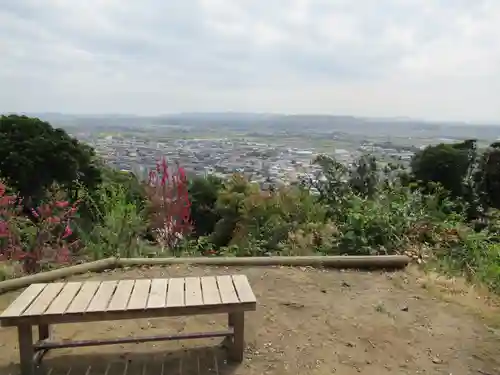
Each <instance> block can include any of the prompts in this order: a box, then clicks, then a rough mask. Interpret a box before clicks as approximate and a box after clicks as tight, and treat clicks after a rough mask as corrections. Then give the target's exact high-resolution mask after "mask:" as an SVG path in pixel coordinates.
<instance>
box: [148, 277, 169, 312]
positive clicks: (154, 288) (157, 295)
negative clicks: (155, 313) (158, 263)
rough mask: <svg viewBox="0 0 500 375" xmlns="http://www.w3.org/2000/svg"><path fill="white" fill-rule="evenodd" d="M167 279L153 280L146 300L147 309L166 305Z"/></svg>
mask: <svg viewBox="0 0 500 375" xmlns="http://www.w3.org/2000/svg"><path fill="white" fill-rule="evenodd" d="M167 290H168V279H153V280H152V281H151V290H150V292H149V298H148V305H147V308H148V309H157V308H162V307H165V306H166V304H167Z"/></svg>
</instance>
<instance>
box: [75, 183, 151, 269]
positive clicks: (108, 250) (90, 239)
mask: <svg viewBox="0 0 500 375" xmlns="http://www.w3.org/2000/svg"><path fill="white" fill-rule="evenodd" d="M95 197H97V199H95ZM94 199H95V200H94ZM88 201H89V202H90V203H91V205H92V208H93V210H94V211H93V212H94V215H93V216H94V217H96V218H97V219H98V220H96V221H95V222H94V225H93V226H92V227H90V228H88V227H87V228H80V229H81V230H80V231H79V235H80V237H81V240H82V243H83V245H84V246H85V248H86V250H87V253H88V255H89V256H90V257H91V258H92V259H100V258H105V257H110V256H122V257H133V256H136V255H138V254H139V251H140V242H139V236H140V235H141V233H143V232H144V230H145V229H146V224H147V223H146V222H145V220H144V216H143V214H142V211H141V209H140V207H138V206H137V205H136V204H134V203H133V201H130V197H129V192H128V191H127V189H126V188H125V186H123V185H119V184H113V183H108V184H103V185H102V186H100V187H99V188H98V190H97V191H96V194H93V195H92V196H90V195H89V196H88Z"/></svg>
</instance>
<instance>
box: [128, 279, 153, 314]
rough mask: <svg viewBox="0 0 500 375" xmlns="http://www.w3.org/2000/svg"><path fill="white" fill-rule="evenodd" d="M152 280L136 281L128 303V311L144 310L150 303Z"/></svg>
mask: <svg viewBox="0 0 500 375" xmlns="http://www.w3.org/2000/svg"><path fill="white" fill-rule="evenodd" d="M150 287H151V280H146V279H141V280H136V281H135V284H134V290H133V291H132V295H131V296H130V301H128V306H127V310H143V309H145V308H146V305H147V303H148V296H149V289H150Z"/></svg>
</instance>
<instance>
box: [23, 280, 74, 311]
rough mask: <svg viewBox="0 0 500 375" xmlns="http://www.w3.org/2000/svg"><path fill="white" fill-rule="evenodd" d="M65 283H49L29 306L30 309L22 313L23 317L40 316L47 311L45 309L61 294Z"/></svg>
mask: <svg viewBox="0 0 500 375" xmlns="http://www.w3.org/2000/svg"><path fill="white" fill-rule="evenodd" d="M64 285H65V283H50V284H47V286H46V287H45V288H44V289H43V291H42V293H40V294H39V295H38V297H37V298H36V300H35V301H33V303H32V304H31V306H30V307H28V308H27V309H26V311H25V312H24V313H23V316H33V315H41V314H43V313H44V312H45V310H47V307H49V306H50V304H51V303H52V301H53V300H54V299H55V298H56V297H57V295H58V294H59V293H60V292H61V290H62V288H63V287H64Z"/></svg>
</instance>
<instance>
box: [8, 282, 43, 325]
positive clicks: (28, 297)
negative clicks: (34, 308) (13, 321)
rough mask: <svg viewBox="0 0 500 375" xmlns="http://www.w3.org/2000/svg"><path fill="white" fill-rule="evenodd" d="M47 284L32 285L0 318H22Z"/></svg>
mask: <svg viewBox="0 0 500 375" xmlns="http://www.w3.org/2000/svg"><path fill="white" fill-rule="evenodd" d="M46 285H47V284H31V285H30V286H29V287H27V288H26V289H25V290H24V291H23V292H22V293H21V294H20V295H19V296H18V297H17V298H16V299H15V300H14V302H12V303H11V304H10V306H9V307H7V309H5V310H4V312H3V313H2V315H0V317H2V318H4V317H11V316H20V315H22V314H23V312H24V311H25V310H26V309H27V308H28V307H29V306H30V305H31V303H32V302H33V301H34V300H35V298H36V297H38V295H39V294H40V293H41V292H42V291H43V289H44V288H45V286H46Z"/></svg>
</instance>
